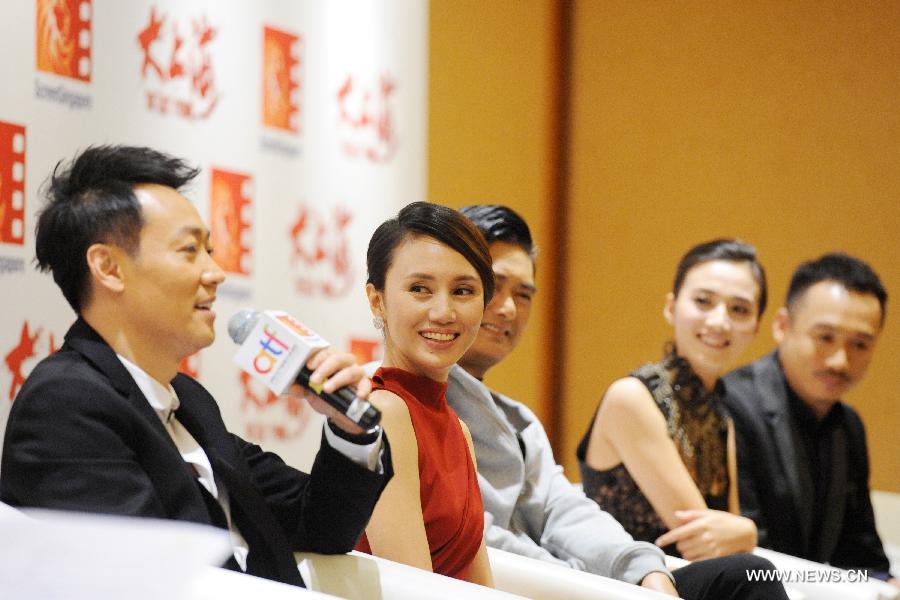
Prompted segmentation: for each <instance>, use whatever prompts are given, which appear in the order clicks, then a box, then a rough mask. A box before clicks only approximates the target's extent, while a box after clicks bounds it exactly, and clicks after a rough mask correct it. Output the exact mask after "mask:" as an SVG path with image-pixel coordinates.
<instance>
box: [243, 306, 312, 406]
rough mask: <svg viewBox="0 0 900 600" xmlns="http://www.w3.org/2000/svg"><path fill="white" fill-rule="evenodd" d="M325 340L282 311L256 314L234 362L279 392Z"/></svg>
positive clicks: (292, 379)
mask: <svg viewBox="0 0 900 600" xmlns="http://www.w3.org/2000/svg"><path fill="white" fill-rule="evenodd" d="M327 347H328V342H326V341H325V340H324V339H322V338H321V337H320V336H319V335H318V334H316V333H315V332H314V331H312V330H311V329H309V328H308V327H306V326H305V325H303V324H301V323H299V322H297V321H296V320H295V319H293V318H291V317H290V315H288V314H287V313H285V312H283V311H276V310H267V311H264V312H262V313H261V314H260V317H259V320H258V321H257V323H256V324H255V325H254V327H253V329H252V330H251V331H250V334H249V335H248V336H247V338H246V339H245V340H244V342H243V343H242V344H241V346H240V349H239V350H238V353H237V355H235V357H234V362H235V363H236V364H237V365H238V366H239V367H241V369H243V370H245V371H246V372H248V373H249V374H250V375H251V376H253V378H254V379H256V380H258V381H259V382H261V383H263V384H264V385H265V386H266V387H268V388H269V389H270V390H272V393H274V394H276V395H279V396H280V395H281V394H283V393H284V392H285V391H286V390H287V389H288V387H290V385H291V384H292V383H293V382H294V378H295V376H296V375H297V373H298V372H299V371H300V369H302V368H303V365H305V364H306V361H307V360H308V359H309V357H310V355H311V354H312V353H313V352H315V351H318V350H322V349H324V348H327Z"/></svg>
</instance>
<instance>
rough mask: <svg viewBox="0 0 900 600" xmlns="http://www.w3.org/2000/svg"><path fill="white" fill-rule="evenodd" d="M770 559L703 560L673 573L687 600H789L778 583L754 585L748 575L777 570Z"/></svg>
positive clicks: (770, 582)
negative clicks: (748, 572)
mask: <svg viewBox="0 0 900 600" xmlns="http://www.w3.org/2000/svg"><path fill="white" fill-rule="evenodd" d="M774 568H775V567H774V566H773V565H772V563H771V562H769V560H768V559H765V558H761V557H759V556H754V555H752V554H735V555H733V556H725V557H722V558H712V559H709V560H699V561H696V562H692V563H691V564H689V565H685V566H683V567H681V568H680V569H675V570H674V571H672V575H673V576H674V577H675V587H676V588H677V589H678V594H679V595H680V596H681V597H682V598H684V600H782V599H783V600H787V593H786V592H785V591H784V587H783V586H782V585H781V583H779V582H777V581H750V578H749V577H748V576H747V571H753V570H763V569H774Z"/></svg>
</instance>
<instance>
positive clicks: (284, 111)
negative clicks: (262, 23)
mask: <svg viewBox="0 0 900 600" xmlns="http://www.w3.org/2000/svg"><path fill="white" fill-rule="evenodd" d="M302 50H303V40H302V39H301V38H300V36H297V35H294V34H292V33H288V32H286V31H281V30H279V29H274V28H272V27H264V28H263V65H262V67H263V68H262V74H263V75H262V79H263V80H262V97H263V101H262V107H263V125H265V126H267V127H274V128H275V129H283V130H285V131H290V132H292V133H298V132H299V131H300V89H301V84H300V66H301V61H302V58H301V56H300V53H301V52H302Z"/></svg>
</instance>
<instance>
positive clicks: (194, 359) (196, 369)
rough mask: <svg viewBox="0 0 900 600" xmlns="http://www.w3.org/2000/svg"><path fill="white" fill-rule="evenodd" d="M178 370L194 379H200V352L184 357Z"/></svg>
mask: <svg viewBox="0 0 900 600" xmlns="http://www.w3.org/2000/svg"><path fill="white" fill-rule="evenodd" d="M178 371H179V372H181V373H184V374H185V375H187V376H188V377H192V378H193V379H200V353H199V352H194V353H193V354H191V355H190V356H185V357H184V358H182V359H181V362H180V363H178Z"/></svg>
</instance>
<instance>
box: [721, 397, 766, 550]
mask: <svg viewBox="0 0 900 600" xmlns="http://www.w3.org/2000/svg"><path fill="white" fill-rule="evenodd" d="M729 408H730V413H731V415H732V421H733V422H734V442H735V447H736V450H737V452H736V454H737V468H738V496H739V500H740V505H741V514H742V515H744V516H745V517H747V518H749V519H752V520H753V522H754V523H756V529H757V535H758V541H757V544H758V545H759V546H762V547H767V546H768V544H769V523H768V521H767V520H766V517H765V513H764V511H763V510H762V505H761V503H760V498H759V489H758V488H757V485H756V482H757V474H756V468H755V467H756V465H757V464H758V463H759V462H761V461H755V460H753V457H754V456H755V457H762V456H763V451H762V449H760V448H759V447H758V438H757V437H756V436H754V435H753V427H752V425H751V424H748V423H747V419H746V415H744V414H743V413H742V411H741V410H740V409H738V410H734V407H729Z"/></svg>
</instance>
